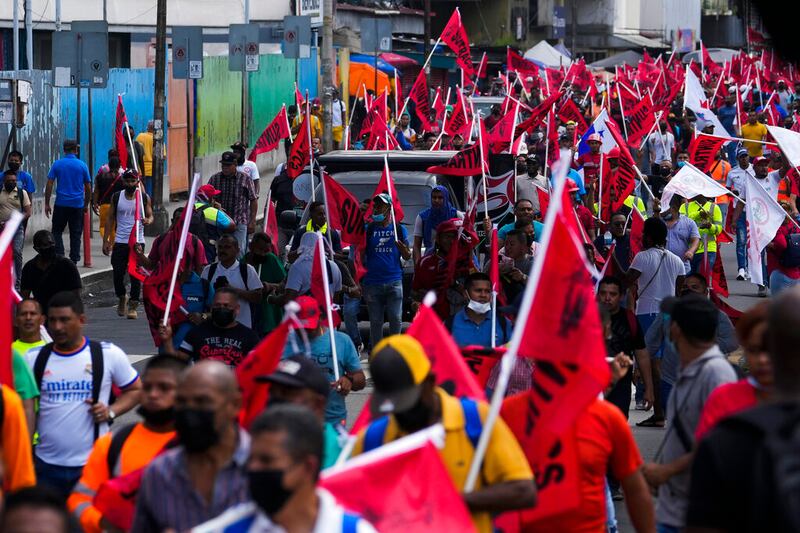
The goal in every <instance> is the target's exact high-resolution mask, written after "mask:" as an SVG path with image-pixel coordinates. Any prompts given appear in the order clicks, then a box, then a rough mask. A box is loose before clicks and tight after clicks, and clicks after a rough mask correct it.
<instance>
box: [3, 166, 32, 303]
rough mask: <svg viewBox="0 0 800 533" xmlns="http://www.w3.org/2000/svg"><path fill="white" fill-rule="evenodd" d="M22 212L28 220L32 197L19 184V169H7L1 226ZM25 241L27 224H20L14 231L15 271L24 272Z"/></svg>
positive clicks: (4, 178) (12, 243)
mask: <svg viewBox="0 0 800 533" xmlns="http://www.w3.org/2000/svg"><path fill="white" fill-rule="evenodd" d="M14 212H17V213H22V216H23V217H25V218H24V220H28V218H30V216H31V199H30V197H29V196H28V192H27V191H26V190H25V189H23V188H22V187H18V186H17V171H16V170H11V169H9V170H7V171H6V172H5V174H4V176H3V190H0V228H2V227H3V226H5V224H6V222H8V220H9V219H10V218H11V215H12V214H13V213H14ZM24 243H25V225H24V221H23V224H20V225H19V226H18V227H17V231H16V232H15V233H14V237H13V238H12V241H11V245H12V250H13V252H14V271H15V272H22V246H23V244H24ZM15 284H16V288H17V289H19V277H17V279H16V281H15Z"/></svg>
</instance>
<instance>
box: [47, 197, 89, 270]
mask: <svg viewBox="0 0 800 533" xmlns="http://www.w3.org/2000/svg"><path fill="white" fill-rule="evenodd" d="M67 224H69V258H70V259H72V262H73V263H75V264H78V261H79V260H80V258H81V237H82V236H83V208H82V207H65V206H63V205H56V206H54V207H53V240H54V241H55V244H56V254H57V255H64V239H63V237H62V235H61V234H62V233H64V228H66V227H67Z"/></svg>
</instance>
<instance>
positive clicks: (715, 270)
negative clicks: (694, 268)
mask: <svg viewBox="0 0 800 533" xmlns="http://www.w3.org/2000/svg"><path fill="white" fill-rule="evenodd" d="M703 259H704V260H703V262H702V263H700V274H702V275H703V277H704V278H706V283H707V284H708V287H709V289H711V291H712V292H714V293H716V294H717V295H718V296H722V297H724V298H727V297H728V296H730V292H729V291H728V278H727V277H726V276H725V265H724V264H723V261H722V247H721V246H717V257H716V260H715V261H714V264H713V265H712V266H711V272H709V268H708V267H709V265H708V255H707V254H705V255H704V257H703Z"/></svg>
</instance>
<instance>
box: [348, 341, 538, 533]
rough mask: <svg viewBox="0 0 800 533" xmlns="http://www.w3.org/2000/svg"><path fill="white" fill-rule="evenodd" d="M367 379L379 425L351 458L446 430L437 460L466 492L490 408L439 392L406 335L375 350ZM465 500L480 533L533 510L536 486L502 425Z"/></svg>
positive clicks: (426, 363) (416, 347) (371, 426)
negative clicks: (505, 516) (496, 516)
mask: <svg viewBox="0 0 800 533" xmlns="http://www.w3.org/2000/svg"><path fill="white" fill-rule="evenodd" d="M370 372H371V375H372V379H373V382H374V385H375V390H374V392H373V396H372V399H371V401H370V408H371V409H372V412H373V415H374V416H376V417H380V418H377V419H376V420H373V421H372V422H371V423H370V424H369V425H368V426H367V427H366V428H365V429H363V430H362V431H361V432H360V433H359V435H358V440H357V441H356V444H355V447H354V448H353V454H354V455H359V454H361V453H364V452H366V451H370V450H373V449H375V448H377V447H378V446H381V445H383V444H386V443H389V442H392V441H395V440H397V439H399V438H401V437H403V436H405V435H408V434H410V433H414V432H416V431H420V430H422V429H425V428H427V427H429V426H431V425H434V424H437V423H441V424H442V425H443V426H444V431H445V442H444V447H443V448H442V449H441V450H439V456H440V457H441V459H442V461H443V463H444V465H445V468H446V469H447V472H448V473H449V474H450V479H451V480H452V481H453V484H454V485H455V487H456V488H457V489H458V490H462V489H463V487H464V484H465V483H466V480H467V474H468V472H469V470H470V466H471V465H472V460H473V458H474V456H475V446H476V442H477V436H478V434H479V432H473V429H472V428H474V427H476V426H478V427H481V429H484V428H483V425H484V424H485V420H486V416H487V414H488V411H489V406H488V405H487V404H486V402H484V401H478V400H472V399H462V400H459V399H458V398H455V397H453V396H451V395H450V394H448V393H447V392H445V391H444V389H442V388H441V387H439V386H437V382H436V375H435V374H434V373H433V371H432V369H431V362H430V360H429V359H428V357H427V356H426V355H425V351H424V350H423V348H422V345H421V344H420V343H419V341H417V340H416V339H414V338H413V337H410V336H408V335H392V336H391V337H387V338H385V339H383V341H381V342H380V343H379V344H377V345H376V346H375V349H374V350H373V360H372V364H371V366H370ZM420 475H424V473H420ZM462 497H463V499H464V503H465V504H466V505H467V508H468V509H469V510H470V512H471V513H472V522H473V524H474V525H475V528H476V529H477V530H478V531H480V532H481V533H488V532H490V531H492V523H491V515H490V513H499V512H502V511H509V510H515V509H528V508H531V507H533V506H534V505H535V503H536V484H535V483H534V479H533V473H532V472H531V469H530V466H529V465H528V461H527V459H526V458H525V455H524V453H523V452H522V449H521V448H520V446H519V444H518V443H517V440H516V438H515V437H514V435H513V434H512V433H511V430H509V428H508V426H507V425H506V423H505V422H503V420H502V419H500V418H497V419H496V421H495V425H494V426H493V427H492V429H491V438H490V439H489V441H488V447H487V449H486V455H485V456H484V458H483V461H482V463H481V470H480V475H479V476H478V481H477V484H476V486H475V490H473V491H472V492H469V493H463V494H462Z"/></svg>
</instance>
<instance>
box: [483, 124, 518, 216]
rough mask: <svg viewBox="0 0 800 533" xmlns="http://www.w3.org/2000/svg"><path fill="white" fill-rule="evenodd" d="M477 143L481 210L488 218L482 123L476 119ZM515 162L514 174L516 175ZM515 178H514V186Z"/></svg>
mask: <svg viewBox="0 0 800 533" xmlns="http://www.w3.org/2000/svg"><path fill="white" fill-rule="evenodd" d="M478 143H479V144H480V151H481V182H482V183H483V212H484V214H485V216H486V218H489V194H488V192H487V189H486V154H485V153H484V150H483V124H482V123H481V122H480V119H478ZM516 172H517V171H516V164H515V170H514V174H515V175H516ZM516 182H517V180H516V179H515V180H514V184H515V186H516Z"/></svg>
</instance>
